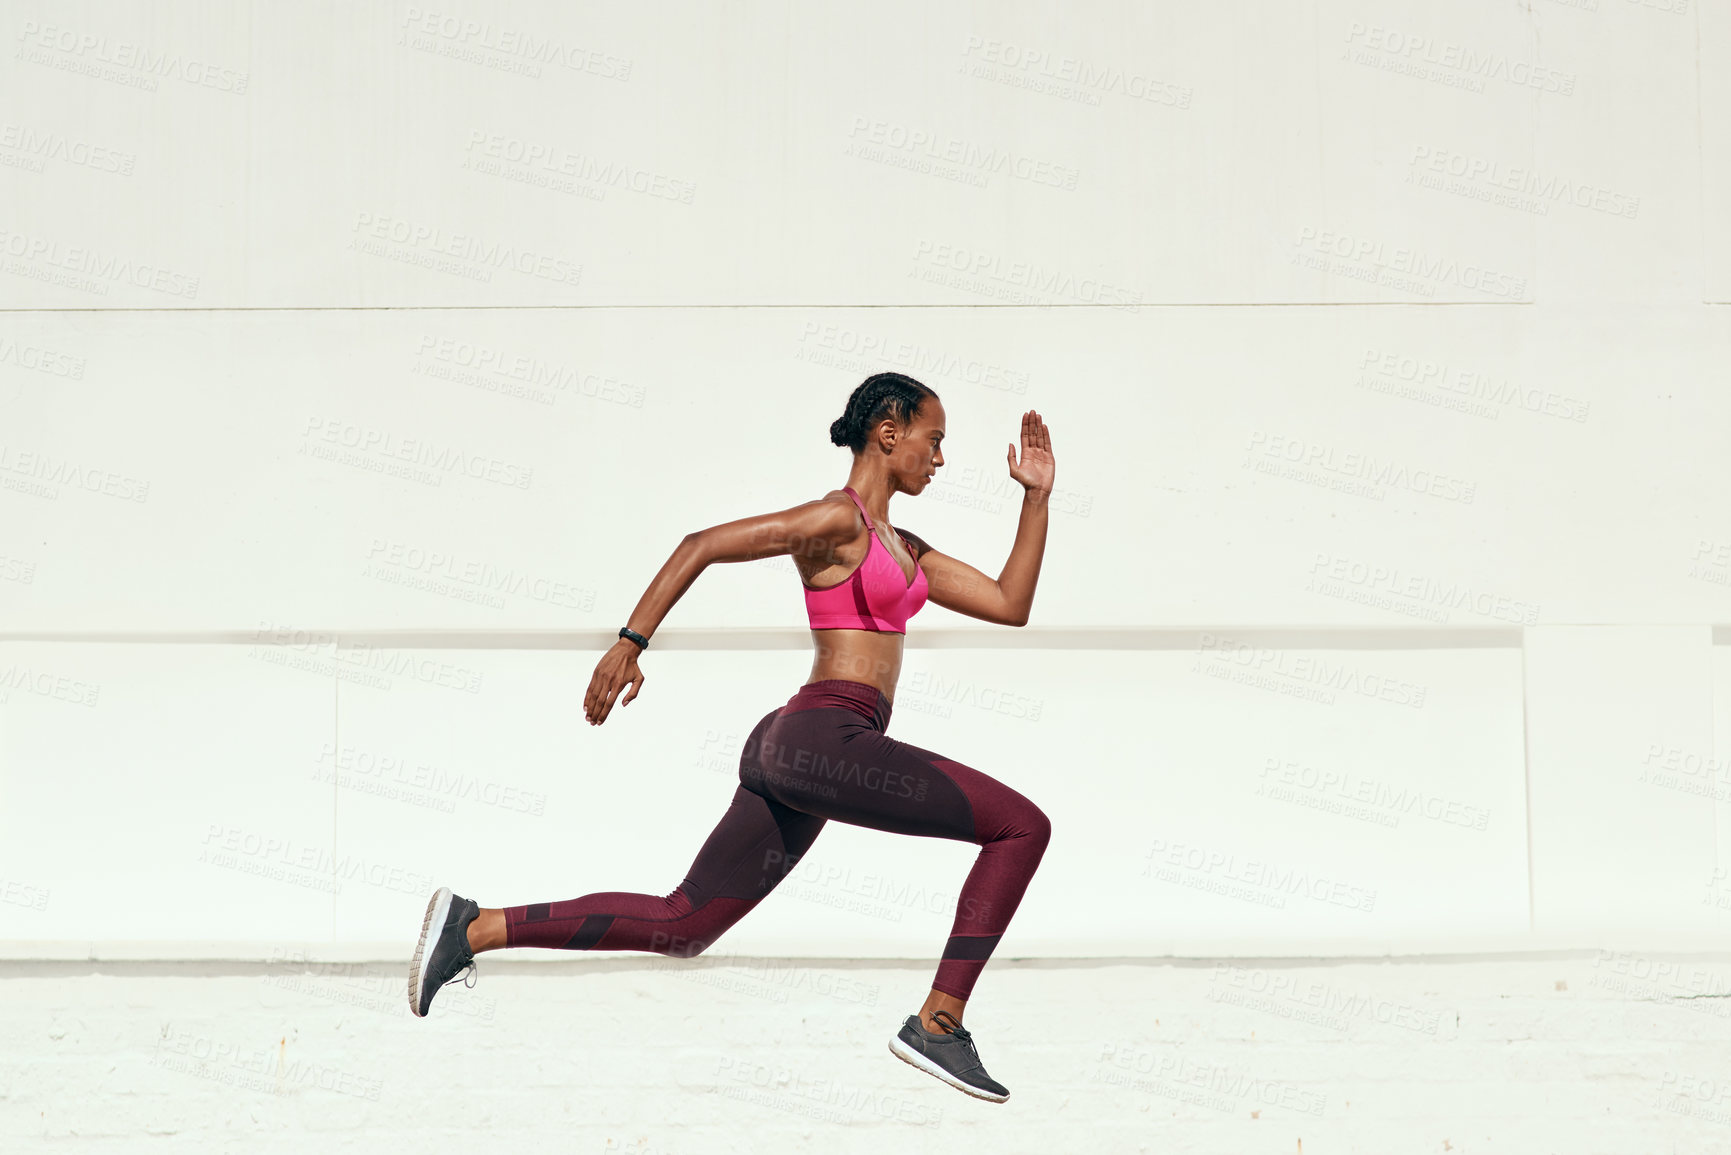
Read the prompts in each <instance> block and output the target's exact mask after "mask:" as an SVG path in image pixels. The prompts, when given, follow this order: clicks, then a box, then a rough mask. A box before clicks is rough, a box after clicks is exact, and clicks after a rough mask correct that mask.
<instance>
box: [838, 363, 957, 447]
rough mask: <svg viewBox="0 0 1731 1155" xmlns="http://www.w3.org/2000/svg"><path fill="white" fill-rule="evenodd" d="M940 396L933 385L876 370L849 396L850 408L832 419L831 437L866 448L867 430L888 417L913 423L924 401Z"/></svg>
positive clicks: (902, 422)
mask: <svg viewBox="0 0 1731 1155" xmlns="http://www.w3.org/2000/svg"><path fill="white" fill-rule="evenodd" d="M927 397H933V398H935V397H937V394H936V393H934V392H933V391H932V390H931V389H929V388H927V387H926V386H924V385H921V384H920V383H919V382H918V381H915V380H914V379H913V378H912V377H909V376H906V375H905V374H902V373H873V374H872V375H871V376H870V377H867V378H866V379H865V380H864V381H861V382H860V383H859V386H858V387H857V388H856V389H855V390H854V391H853V394H852V395H851V396H849V397H848V399H847V409H846V411H845V412H843V413H842V415H841V416H840V417H838V418H836V419H835V420H834V421H832V422H830V425H829V439H830V440H831V441H832V442H834V443H835V444H837V445H845V446H847V447H848V448H849V449H851V450H853V451H854V452H855V453H859V452H860V451H862V450H863V449H865V443H866V432H867V431H868V430H869V429H871V427H872V426H874V425H876V424H877V423H878V422H880V421H882V420H883V419H884V418H885V417H891V418H894V419H895V422H896V424H898V425H911V424H913V420H914V414H915V412H917V411H918V410H919V407H920V402H922V401H924V400H925V399H926V398H927Z"/></svg>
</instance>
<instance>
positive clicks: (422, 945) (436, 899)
mask: <svg viewBox="0 0 1731 1155" xmlns="http://www.w3.org/2000/svg"><path fill="white" fill-rule="evenodd" d="M450 913H451V888H450V887H448V886H441V887H440V888H439V889H438V890H436V891H434V892H433V897H432V898H430V899H428V900H427V917H425V918H423V919H422V920H421V941H420V942H418V943H416V944H415V957H414V958H412V959H410V960H409V1011H410V1013H411V1014H413V1015H414V1016H415V1017H416V1018H418V1019H424V1018H426V1017H427V1014H426V1012H425V1011H423V1010H421V985H422V984H423V983H425V982H426V981H427V964H428V963H430V962H432V961H433V958H432V955H433V952H432V951H431V950H430V949H429V948H428V943H427V936H428V935H429V934H430V935H432V936H433V941H434V942H438V941H439V933H440V932H441V931H443V930H444V929H445V919H446V917H447V916H449V915H450Z"/></svg>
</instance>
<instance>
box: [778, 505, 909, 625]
mask: <svg viewBox="0 0 1731 1155" xmlns="http://www.w3.org/2000/svg"><path fill="white" fill-rule="evenodd" d="M842 492H843V493H845V494H847V495H848V497H850V498H852V499H853V503H854V504H855V505H856V506H859V511H860V514H861V515H862V516H863V517H864V518H865V523H866V530H867V531H868V532H869V533H870V534H871V541H870V542H869V543H868V544H867V545H866V555H865V560H863V561H861V562H860V563H859V564H858V565H857V566H855V567H854V570H853V573H852V575H850V576H849V577H848V578H847V580H846V581H843V582H840V583H838V584H836V585H833V586H824V587H822V588H818V587H816V586H811V585H806V582H805V579H804V578H801V579H800V583H799V584H800V585H802V586H805V613H806V617H807V618H809V619H810V620H811V628H812V629H814V630H875V631H877V632H878V633H885V634H905V633H907V632H908V619H909V618H911V617H913V616H914V615H915V614H917V613H919V612H920V607H921V606H923V605H925V604H926V571H925V570H923V569H921V568H920V562H919V554H918V553H917V552H916V551H915V550H914V548H913V547H912V546H910V545H908V544H907V540H908V539H907V538H905V537H903V538H902V544H903V545H904V546H907V551H908V553H909V554H910V555H912V556H913V558H914V580H913V581H911V582H910V581H908V579H907V578H905V577H903V576H902V567H901V566H900V565H898V564H896V559H895V556H894V555H893V554H891V553H890V551H889V547H888V546H886V545H884V543H883V542H882V541H880V540H878V531H877V528H876V527H875V526H873V525H872V517H871V514H869V513H866V509H865V504H864V503H863V502H861V501H860V499H859V494H857V493H855V492H854V491H853V487H852V486H848V485H844V486H842ZM891 528H892V529H893V528H894V527H893V526H892V527H891ZM896 536H898V537H900V536H901V535H900V534H897V535H896ZM873 546H876V547H877V549H876V550H875V551H874V550H873V548H872V547H873Z"/></svg>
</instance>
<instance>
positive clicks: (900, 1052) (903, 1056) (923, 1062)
mask: <svg viewBox="0 0 1731 1155" xmlns="http://www.w3.org/2000/svg"><path fill="white" fill-rule="evenodd" d="M890 1054H892V1055H894V1056H895V1057H896V1058H898V1059H900V1060H901V1061H902V1062H904V1063H906V1064H908V1065H909V1066H911V1067H916V1068H918V1069H919V1070H922V1071H924V1072H925V1073H926V1074H928V1075H935V1076H937V1077H938V1078H940V1079H942V1080H943V1081H944V1082H946V1083H948V1084H949V1085H950V1086H952V1087H954V1088H955V1089H956V1090H958V1091H964V1092H966V1093H967V1094H969V1095H972V1096H973V1097H974V1098H976V1099H984V1100H985V1101H986V1102H988V1103H1002V1102H1003V1101H1004V1100H1006V1099H1008V1098H1009V1097H1010V1096H1009V1095H1008V1094H1003V1095H994V1094H992V1092H990V1091H983V1090H981V1089H980V1088H978V1087H975V1086H971V1085H970V1084H967V1083H964V1082H962V1081H961V1080H960V1079H958V1078H956V1077H955V1076H954V1075H952V1074H950V1073H949V1072H948V1071H946V1070H944V1069H943V1068H942V1067H940V1066H938V1065H937V1064H936V1063H934V1062H932V1061H931V1060H930V1059H928V1058H926V1057H925V1056H924V1055H922V1054H920V1053H919V1052H918V1051H916V1050H914V1049H913V1048H912V1047H910V1046H908V1045H907V1044H906V1043H904V1042H902V1041H901V1039H899V1038H895V1039H891V1040H890Z"/></svg>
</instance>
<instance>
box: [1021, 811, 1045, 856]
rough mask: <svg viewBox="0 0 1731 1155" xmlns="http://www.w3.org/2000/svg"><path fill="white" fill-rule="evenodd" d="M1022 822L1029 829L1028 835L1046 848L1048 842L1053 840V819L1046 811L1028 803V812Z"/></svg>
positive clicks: (1041, 847)
mask: <svg viewBox="0 0 1731 1155" xmlns="http://www.w3.org/2000/svg"><path fill="white" fill-rule="evenodd" d="M1022 824H1023V826H1024V827H1026V829H1027V837H1028V838H1030V839H1032V840H1033V841H1034V842H1037V843H1039V845H1040V849H1042V850H1044V849H1045V848H1046V844H1047V843H1048V842H1050V841H1052V820H1051V819H1050V818H1048V817H1046V812H1045V811H1044V810H1041V809H1040V808H1039V807H1038V806H1035V805H1034V804H1033V803H1032V802H1030V803H1028V806H1027V812H1026V813H1025V814H1024V815H1023V817H1022Z"/></svg>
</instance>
